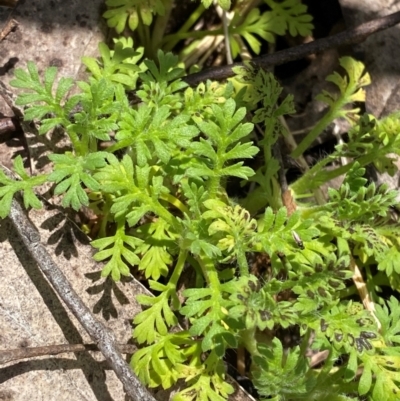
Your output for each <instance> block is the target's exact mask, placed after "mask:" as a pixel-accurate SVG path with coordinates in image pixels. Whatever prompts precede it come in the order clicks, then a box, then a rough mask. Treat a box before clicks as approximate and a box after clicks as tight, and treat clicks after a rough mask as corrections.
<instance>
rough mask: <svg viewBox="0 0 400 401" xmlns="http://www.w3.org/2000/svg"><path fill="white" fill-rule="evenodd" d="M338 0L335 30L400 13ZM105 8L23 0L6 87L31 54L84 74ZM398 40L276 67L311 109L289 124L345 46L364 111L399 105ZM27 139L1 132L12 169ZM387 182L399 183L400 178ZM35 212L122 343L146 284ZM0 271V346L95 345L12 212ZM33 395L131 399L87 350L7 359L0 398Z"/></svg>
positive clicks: (0, 71) (4, 58)
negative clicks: (110, 270)
mask: <svg viewBox="0 0 400 401" xmlns="http://www.w3.org/2000/svg"><path fill="white" fill-rule="evenodd" d="M309 3H310V5H311V6H313V7H314V8H315V7H317V6H315V4H317V3H321V2H312V1H310V2H309ZM326 3H327V4H328V3H329V4H331V3H332V4H333V3H336V6H335V4H333V6H335V7H336V9H339V10H340V8H338V6H339V4H337V2H336V1H333V0H330V1H329V2H326ZM339 3H340V6H341V7H342V9H341V10H342V13H343V17H344V20H341V19H340V15H339V16H338V17H337V20H336V21H333V22H332V24H331V25H332V26H331V28H330V29H331V30H335V29H336V28H337V29H340V26H341V25H340V24H342V28H343V24H344V26H345V27H350V26H354V25H356V24H358V23H361V22H364V21H366V20H369V19H372V18H375V17H377V16H378V15H384V14H389V13H391V12H394V11H398V10H400V4H399V2H396V1H383V0H380V1H376V0H369V1H368V2H365V1H360V0H341V1H340V2H339ZM102 7H103V0H92V1H90V2H89V1H87V2H81V1H78V0H71V1H68V2H65V1H58V0H32V1H29V2H28V1H23V0H21V1H20V4H19V6H18V8H17V9H16V10H15V12H14V13H13V16H12V17H13V18H15V19H16V20H17V22H18V24H19V25H18V27H17V28H16V29H15V31H13V32H11V33H10V34H9V35H8V36H7V37H6V38H5V40H3V41H2V42H0V55H1V59H0V64H1V65H0V79H1V80H2V82H3V83H5V84H6V85H7V84H8V83H9V81H10V79H11V78H12V76H13V74H12V72H13V68H19V67H21V68H25V66H26V62H27V61H28V60H34V61H35V62H36V63H37V64H38V66H39V70H41V71H43V70H44V69H45V68H46V67H47V66H49V65H56V66H58V67H59V70H60V75H63V76H72V77H74V78H75V79H79V78H80V77H81V76H82V74H83V73H84V71H83V69H82V68H81V64H80V57H81V56H82V55H96V54H97V43H98V42H99V41H100V40H102V38H103V37H104V35H105V33H106V32H105V27H104V25H103V23H102V21H101V17H100V16H101V10H102ZM315 9H316V13H317V14H316V17H317V18H318V21H319V22H318V23H319V24H320V26H323V25H324V22H323V21H324V18H327V16H326V17H324V10H323V9H319V10H318V7H317V8H315ZM0 11H1V13H0V17H1V18H0V21H1V23H2V24H3V26H4V24H5V23H6V20H7V18H8V16H9V12H10V10H9V9H5V8H4V9H1V10H0ZM311 11H312V9H311ZM325 11H326V10H325ZM327 34H329V32H322V34H321V35H327ZM399 39H400V27H395V28H392V29H390V30H388V31H385V32H383V33H380V34H378V35H374V36H373V37H371V38H369V39H368V40H367V41H366V42H364V43H363V44H361V45H359V46H357V47H355V48H353V49H339V52H338V51H336V50H333V51H329V52H325V53H323V54H320V55H318V56H316V57H315V58H313V59H312V60H311V61H310V60H309V61H307V62H306V64H305V67H304V65H303V66H302V67H301V70H302V71H301V73H298V72H297V71H296V68H298V67H296V65H293V66H292V71H289V72H288V71H287V70H278V71H277V72H278V74H279V73H280V74H282V82H283V83H284V84H285V90H286V91H287V92H292V93H294V94H295V95H296V102H297V105H298V107H299V108H301V109H302V111H303V112H304V113H306V114H305V116H304V117H303V118H302V119H298V120H297V121H293V122H291V123H290V124H292V129H298V130H301V124H303V128H304V126H307V125H312V122H313V120H315V119H316V118H317V117H318V115H319V113H320V112H321V109H320V105H318V104H317V103H315V102H311V101H310V100H311V99H312V98H313V97H314V96H315V94H316V93H317V92H319V91H320V90H321V88H323V87H324V85H325V84H324V79H325V77H326V76H327V75H328V74H329V73H331V72H332V70H333V69H334V68H335V67H336V66H337V58H338V56H339V53H341V52H346V53H347V54H348V53H350V54H353V55H355V54H356V55H358V56H359V57H361V58H363V59H364V60H365V62H366V64H367V68H368V70H369V72H370V73H371V76H372V80H373V82H374V83H373V85H372V86H371V87H370V88H369V89H368V97H367V110H369V111H371V112H374V114H375V115H376V116H382V115H385V114H387V113H389V112H390V111H393V110H399V109H400V104H399V103H400V102H399V100H400V99H399V97H398V95H397V93H398V90H397V88H398V85H399V84H400V57H398V54H400V52H399V43H400V40H399ZM299 68H300V67H299ZM293 69H294V70H293ZM0 112H1V113H2V114H3V115H5V116H10V117H11V116H12V111H11V110H10V109H9V108H8V106H7V105H6V104H5V103H4V102H3V101H2V99H0ZM299 121H300V122H299ZM26 134H27V135H26V136H27V140H28V146H29V148H30V152H31V157H32V160H33V165H32V167H33V170H34V172H38V171H41V169H43V168H44V169H45V168H46V166H45V165H43V163H40V162H39V161H38V160H40V159H41V158H42V156H43V154H44V153H43V143H38V142H37V141H36V140H35V138H32V136H31V135H29V133H26ZM327 135H329V133H328V134H327ZM44 142H45V143H46V144H47V145H48V146H49V147H51V146H54V141H52V140H51V138H47V142H46V141H44ZM24 145H25V144H24V141H23V140H22V138H21V137H13V136H3V137H0V163H2V164H3V165H5V166H6V167H10V166H11V164H12V160H13V158H14V157H15V156H16V155H17V154H22V155H24V157H26V149H25V148H24ZM57 146H59V143H58V144H57ZM380 180H381V181H382V180H384V181H386V180H388V177H381V178H380ZM391 184H392V186H393V187H394V188H396V189H397V187H398V182H397V178H394V179H393V180H392V181H391ZM29 217H30V218H31V220H32V221H33V223H34V224H35V225H36V226H37V227H38V228H39V230H40V234H41V239H42V242H43V243H45V244H47V245H48V249H49V251H51V252H52V253H53V255H54V259H55V260H56V262H57V263H58V265H59V266H60V267H61V268H62V270H63V271H64V273H65V274H66V276H67V277H68V279H69V280H70V282H71V283H72V285H73V287H74V288H75V290H76V291H77V292H78V294H79V295H80V296H81V298H82V299H83V300H84V302H85V303H86V304H87V305H88V306H89V307H90V308H91V309H92V310H93V311H94V312H95V313H96V314H97V316H98V318H99V319H102V320H104V321H105V322H106V323H107V325H108V326H109V327H110V328H111V329H112V330H113V331H114V333H115V336H116V339H117V342H118V343H123V344H126V343H127V342H128V341H129V340H130V337H131V336H130V331H131V321H132V317H133V316H134V315H135V313H136V312H137V305H136V303H135V301H134V295H135V294H137V293H138V292H143V291H145V289H144V288H143V287H142V286H141V285H140V284H138V283H137V282H136V281H135V280H133V279H132V280H130V281H127V282H123V283H118V285H111V284H110V283H109V282H104V280H99V271H100V270H101V266H99V265H98V264H96V263H95V262H93V261H92V260H91V255H92V250H91V248H90V246H89V245H88V243H87V240H86V241H85V237H84V236H82V235H80V234H79V233H78V231H77V230H76V228H74V226H73V224H72V223H70V222H68V220H66V217H65V216H64V215H63V214H62V213H60V212H59V211H57V210H56V209H52V210H51V209H44V210H42V211H39V212H30V214H29ZM0 277H1V278H2V280H1V282H0V350H3V349H12V348H22V347H34V346H44V345H52V344H68V343H70V344H78V343H82V342H90V339H89V338H88V336H87V334H85V332H84V331H83V330H82V329H81V328H80V326H79V324H78V323H77V322H76V320H75V319H74V318H73V317H72V316H71V314H70V313H69V312H68V311H67V309H66V307H65V306H64V305H63V304H62V302H61V301H60V300H59V298H58V297H57V295H56V294H55V293H54V291H53V290H52V288H51V286H50V285H49V283H48V282H47V281H46V280H45V279H44V278H43V277H42V275H41V274H40V272H39V271H38V269H37V266H35V263H34V261H33V260H32V259H31V258H30V256H29V255H28V254H27V252H26V249H25V248H24V246H23V245H22V243H21V241H20V239H19V238H18V236H17V234H16V232H15V231H14V229H13V228H12V226H11V223H10V221H9V220H8V219H5V220H0ZM235 397H236V398H235V399H237V400H239V399H241V400H245V399H247V400H249V399H251V398H250V397H249V396H246V395H245V394H244V393H243V392H242V393H239V394H236V396H235ZM157 398H159V399H162V398H164V399H166V398H168V394H159V395H158V396H157ZM27 399H30V400H31V401H37V400H45V401H49V400H63V399H65V400H67V399H68V400H77V401H79V400H85V401H86V400H87V401H92V400H98V401H108V400H110V401H111V400H114V401H122V400H124V399H125V396H124V392H123V390H122V385H121V384H120V382H119V381H118V379H117V378H116V376H115V375H114V373H113V372H112V371H111V370H110V369H109V367H108V366H107V365H106V364H105V363H104V361H103V362H102V358H101V356H100V355H99V353H98V352H86V353H77V354H72V353H68V354H61V355H56V356H46V357H40V358H34V359H31V360H23V361H14V362H9V363H7V364H4V365H1V366H0V400H10V401H11V400H13V401H22V400H27ZM232 399H234V398H232Z"/></svg>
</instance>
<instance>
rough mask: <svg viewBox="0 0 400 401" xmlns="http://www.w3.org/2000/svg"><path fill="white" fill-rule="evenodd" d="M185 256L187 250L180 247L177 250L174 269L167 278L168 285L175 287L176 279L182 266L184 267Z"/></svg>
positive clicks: (179, 275) (180, 272)
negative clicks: (177, 254) (178, 250)
mask: <svg viewBox="0 0 400 401" xmlns="http://www.w3.org/2000/svg"><path fill="white" fill-rule="evenodd" d="M187 256H188V251H187V250H182V249H181V250H180V252H179V256H178V260H177V262H176V265H175V268H174V271H173V273H172V275H171V278H170V279H169V283H168V284H170V285H173V286H174V288H176V286H177V284H178V280H179V278H180V277H181V274H182V272H183V268H184V267H185V262H186V259H187Z"/></svg>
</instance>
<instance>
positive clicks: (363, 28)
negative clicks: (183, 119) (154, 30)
mask: <svg viewBox="0 0 400 401" xmlns="http://www.w3.org/2000/svg"><path fill="white" fill-rule="evenodd" d="M398 23H400V11H398V12H396V13H393V14H390V15H386V16H384V17H380V18H376V19H374V20H372V21H369V22H365V23H364V24H361V25H359V26H358V27H356V28H351V29H347V30H345V31H343V32H340V33H338V34H336V35H332V36H329V37H327V38H323V39H318V40H315V41H314V42H310V43H304V44H302V45H300V46H296V47H292V48H290V49H286V50H282V51H279V52H276V53H273V54H266V55H264V56H260V57H256V58H254V59H253V60H252V61H251V62H252V64H254V65H256V66H257V67H261V68H265V69H266V68H268V67H271V66H273V65H281V64H285V63H287V62H289V61H294V60H299V59H302V58H304V57H306V56H309V55H310V54H314V53H319V52H321V51H324V50H327V49H331V48H334V47H339V46H343V45H352V44H357V43H360V42H362V41H364V40H365V39H366V38H367V37H368V36H370V35H372V34H373V33H376V32H379V31H383V30H384V29H387V28H390V27H392V26H394V25H397V24H398ZM238 66H244V64H243V63H233V64H230V65H224V66H220V67H212V68H208V69H206V70H203V71H200V72H197V73H195V74H191V75H188V76H186V77H184V78H183V80H184V81H185V82H187V83H188V84H189V85H190V86H196V85H197V84H199V83H200V82H204V81H206V80H208V79H210V80H216V81H220V80H223V79H226V78H230V77H232V76H234V73H233V71H232V67H238Z"/></svg>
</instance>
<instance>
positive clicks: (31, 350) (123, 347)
mask: <svg viewBox="0 0 400 401" xmlns="http://www.w3.org/2000/svg"><path fill="white" fill-rule="evenodd" d="M116 346H117V347H118V349H119V351H120V352H121V353H122V354H133V353H134V352H136V351H137V347H136V345H133V344H116ZM84 351H100V350H99V347H98V346H97V345H96V344H57V345H46V346H44V347H28V348H15V349H7V350H0V365H2V364H5V363H8V362H11V361H19V360H20V359H27V358H34V357H38V356H47V355H57V354H63V353H66V352H84Z"/></svg>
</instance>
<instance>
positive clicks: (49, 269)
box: [1, 166, 155, 401]
mask: <svg viewBox="0 0 400 401" xmlns="http://www.w3.org/2000/svg"><path fill="white" fill-rule="evenodd" d="M1 167H2V168H3V170H4V172H5V173H6V174H7V175H9V176H10V175H11V174H10V172H9V171H8V169H6V168H5V167H3V166H1ZM9 218H10V220H11V222H12V223H13V225H14V227H15V229H16V230H17V232H18V235H19V236H20V237H21V239H22V241H23V243H24V245H25V246H26V248H27V250H28V252H29V254H30V255H31V256H32V258H33V259H34V260H35V261H36V263H37V265H38V266H39V268H40V270H41V271H42V273H43V274H44V275H45V276H46V278H47V280H48V281H49V282H50V283H51V285H52V286H53V288H54V290H55V291H56V293H57V294H58V295H59V297H60V298H61V299H62V300H63V301H64V303H65V304H66V305H67V306H68V308H69V309H70V310H71V312H72V313H73V314H74V316H75V317H76V318H77V319H78V321H79V323H80V324H81V325H82V326H83V328H84V329H85V330H86V331H87V333H88V334H89V335H90V338H91V339H92V340H93V342H94V343H95V344H96V345H97V346H98V348H99V350H100V351H101V353H102V354H103V355H104V357H105V359H106V360H107V362H108V363H109V364H110V366H111V368H112V369H113V370H114V372H115V373H116V375H117V377H118V378H119V380H120V381H121V382H122V383H123V385H124V389H125V392H126V393H127V394H128V395H129V396H130V397H131V398H132V400H133V401H155V398H154V397H153V396H152V395H151V394H150V393H149V392H148V391H147V390H146V388H145V387H144V386H143V384H142V383H140V381H139V379H138V378H137V377H136V375H135V374H134V373H133V372H132V370H131V368H130V367H129V365H128V364H127V362H126V361H125V359H124V358H123V357H122V355H121V352H120V351H119V349H118V346H117V345H116V344H115V341H114V337H113V335H112V333H111V331H110V330H109V329H108V328H107V327H106V326H105V325H104V324H103V323H101V322H100V321H98V320H97V319H96V318H95V317H94V316H93V314H92V313H91V311H90V310H89V308H88V307H87V306H86V305H85V304H84V303H83V302H82V300H81V299H80V298H79V296H78V294H77V293H76V292H75V290H74V289H73V288H72V286H71V284H70V283H69V281H68V280H67V278H66V277H65V276H64V274H63V273H62V271H61V270H60V268H59V267H58V266H57V265H56V263H54V261H53V259H52V257H51V256H50V254H49V253H48V251H47V249H46V247H45V246H44V245H43V244H42V243H41V241H40V235H39V232H38V231H37V229H36V227H35V226H34V225H33V224H32V223H31V222H30V220H29V219H28V217H27V215H26V214H25V212H24V211H23V209H22V208H21V206H20V204H19V203H18V201H16V200H15V199H13V201H12V205H11V211H10V214H9Z"/></svg>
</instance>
